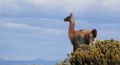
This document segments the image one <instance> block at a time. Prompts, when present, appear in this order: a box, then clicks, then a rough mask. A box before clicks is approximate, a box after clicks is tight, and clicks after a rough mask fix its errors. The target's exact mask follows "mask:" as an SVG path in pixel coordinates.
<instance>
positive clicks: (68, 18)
mask: <svg viewBox="0 0 120 65" xmlns="http://www.w3.org/2000/svg"><path fill="white" fill-rule="evenodd" d="M72 19H73V14H72V13H70V15H69V16H67V17H66V18H64V22H70V20H72Z"/></svg>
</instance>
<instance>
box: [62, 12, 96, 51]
mask: <svg viewBox="0 0 120 65" xmlns="http://www.w3.org/2000/svg"><path fill="white" fill-rule="evenodd" d="M64 21H65V22H69V23H70V25H69V31H68V34H69V39H70V41H71V43H72V45H73V51H75V50H76V49H77V48H79V46H80V44H82V43H84V44H87V45H90V44H92V45H93V41H94V39H95V37H96V36H97V30H96V29H93V30H78V31H75V22H74V18H73V16H72V14H70V16H68V17H66V18H65V19H64Z"/></svg>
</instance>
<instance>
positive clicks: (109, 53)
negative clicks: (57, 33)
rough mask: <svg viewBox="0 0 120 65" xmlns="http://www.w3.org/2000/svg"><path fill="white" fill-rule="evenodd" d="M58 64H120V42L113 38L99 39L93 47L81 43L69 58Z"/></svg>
mask: <svg viewBox="0 0 120 65" xmlns="http://www.w3.org/2000/svg"><path fill="white" fill-rule="evenodd" d="M66 61H67V62H66ZM57 65H120V43H119V42H118V41H116V40H113V39H111V40H104V41H99V40H98V41H96V44H95V46H94V47H93V48H90V46H88V45H85V44H81V45H80V48H78V49H77V50H76V51H75V52H72V53H71V54H70V56H69V58H68V59H67V60H64V61H63V62H62V63H60V64H57Z"/></svg>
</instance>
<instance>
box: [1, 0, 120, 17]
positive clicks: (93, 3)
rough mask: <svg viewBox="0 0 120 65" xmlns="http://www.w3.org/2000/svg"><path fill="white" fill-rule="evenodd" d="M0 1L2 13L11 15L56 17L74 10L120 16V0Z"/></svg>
mask: <svg viewBox="0 0 120 65" xmlns="http://www.w3.org/2000/svg"><path fill="white" fill-rule="evenodd" d="M0 3H2V4H0V5H1V6H0V10H2V13H1V14H3V15H9V16H15V15H16V16H42V17H44V16H45V17H47V16H53V17H56V16H61V15H62V16H63V15H64V13H69V12H74V13H75V14H76V15H77V16H80V17H89V16H91V17H94V18H96V16H100V15H101V16H100V17H107V16H108V17H109V16H117V17H119V16H118V15H117V14H118V12H119V11H120V1H119V0H60V1H57V0H22V1H21V0H1V2H0ZM111 13H112V14H111ZM110 14H111V15H110Z"/></svg>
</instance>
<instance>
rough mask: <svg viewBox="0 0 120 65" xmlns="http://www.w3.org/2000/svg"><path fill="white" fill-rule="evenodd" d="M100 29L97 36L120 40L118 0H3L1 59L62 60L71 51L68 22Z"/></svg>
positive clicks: (0, 36)
mask: <svg viewBox="0 0 120 65" xmlns="http://www.w3.org/2000/svg"><path fill="white" fill-rule="evenodd" d="M70 12H73V14H74V17H75V20H76V30H78V29H93V28H96V29H97V31H98V36H97V39H100V40H105V39H111V38H114V39H117V40H120V37H119V35H120V29H119V28H120V1H119V0H0V58H1V59H4V60H36V59H44V60H62V59H64V58H66V56H67V54H68V53H70V52H71V51H72V45H71V43H70V42H69V39H68V36H67V35H68V34H67V31H68V26H69V23H64V21H63V19H64V17H66V16H68V15H69V13H70Z"/></svg>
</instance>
